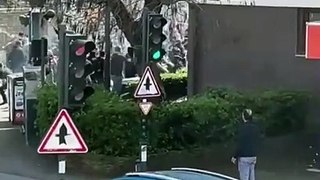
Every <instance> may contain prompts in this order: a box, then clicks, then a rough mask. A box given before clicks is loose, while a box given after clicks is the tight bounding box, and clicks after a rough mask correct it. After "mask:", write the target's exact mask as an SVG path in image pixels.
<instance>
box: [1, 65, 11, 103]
mask: <svg viewBox="0 0 320 180" xmlns="http://www.w3.org/2000/svg"><path fill="white" fill-rule="evenodd" d="M9 73H10V72H9V70H8V69H6V68H5V67H3V64H2V63H0V79H1V80H2V83H1V86H0V95H1V97H2V103H0V105H4V104H6V103H7V102H8V101H7V96H6V94H5V89H6V88H7V81H6V80H7V75H9Z"/></svg>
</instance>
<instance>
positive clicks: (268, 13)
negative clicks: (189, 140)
mask: <svg viewBox="0 0 320 180" xmlns="http://www.w3.org/2000/svg"><path fill="white" fill-rule="evenodd" d="M296 39H297V9H296V8H286V7H278V8H277V7H245V6H219V5H200V8H199V7H196V6H190V24H189V44H188V60H189V81H188V86H189V87H188V90H189V94H193V93H197V92H200V91H202V90H204V89H205V88H206V87H215V86H231V87H236V88H239V89H274V88H285V89H293V90H310V91H312V92H314V93H319V92H320V61H319V62H311V61H307V60H305V59H304V58H301V57H300V58H299V57H296V56H295V52H296Z"/></svg>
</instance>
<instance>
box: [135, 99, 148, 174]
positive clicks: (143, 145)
mask: <svg viewBox="0 0 320 180" xmlns="http://www.w3.org/2000/svg"><path fill="white" fill-rule="evenodd" d="M142 102H144V103H146V102H147V99H143V100H142ZM147 141H148V135H147V119H146V117H144V118H142V119H141V138H140V163H139V166H138V168H137V170H138V171H147V151H148V145H147V144H148V143H147Z"/></svg>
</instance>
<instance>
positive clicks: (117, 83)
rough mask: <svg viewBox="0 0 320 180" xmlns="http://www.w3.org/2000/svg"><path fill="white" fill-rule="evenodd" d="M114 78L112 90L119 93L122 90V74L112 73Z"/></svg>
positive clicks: (112, 78)
mask: <svg viewBox="0 0 320 180" xmlns="http://www.w3.org/2000/svg"><path fill="white" fill-rule="evenodd" d="M111 80H112V92H115V93H117V94H118V95H120V94H121V92H122V76H114V75H111Z"/></svg>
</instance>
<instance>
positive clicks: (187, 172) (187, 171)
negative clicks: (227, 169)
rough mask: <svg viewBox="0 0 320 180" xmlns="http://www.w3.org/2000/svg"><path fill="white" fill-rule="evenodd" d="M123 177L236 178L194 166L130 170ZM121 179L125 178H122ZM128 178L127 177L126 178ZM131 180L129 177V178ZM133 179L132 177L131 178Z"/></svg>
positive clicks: (224, 179) (227, 179)
mask: <svg viewBox="0 0 320 180" xmlns="http://www.w3.org/2000/svg"><path fill="white" fill-rule="evenodd" d="M125 177H132V178H133V177H135V179H161V180H181V179H183V180H185V179H186V180H187V179H192V180H193V179H200V178H201V180H237V179H235V178H233V177H230V176H226V175H223V174H220V173H215V172H211V171H206V170H201V169H194V168H172V169H171V170H163V171H154V172H132V173H126V175H125ZM121 179H122V180H127V179H123V178H121ZM128 180H129V179H128ZM130 180H131V179H130ZM132 180H133V179H132Z"/></svg>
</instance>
